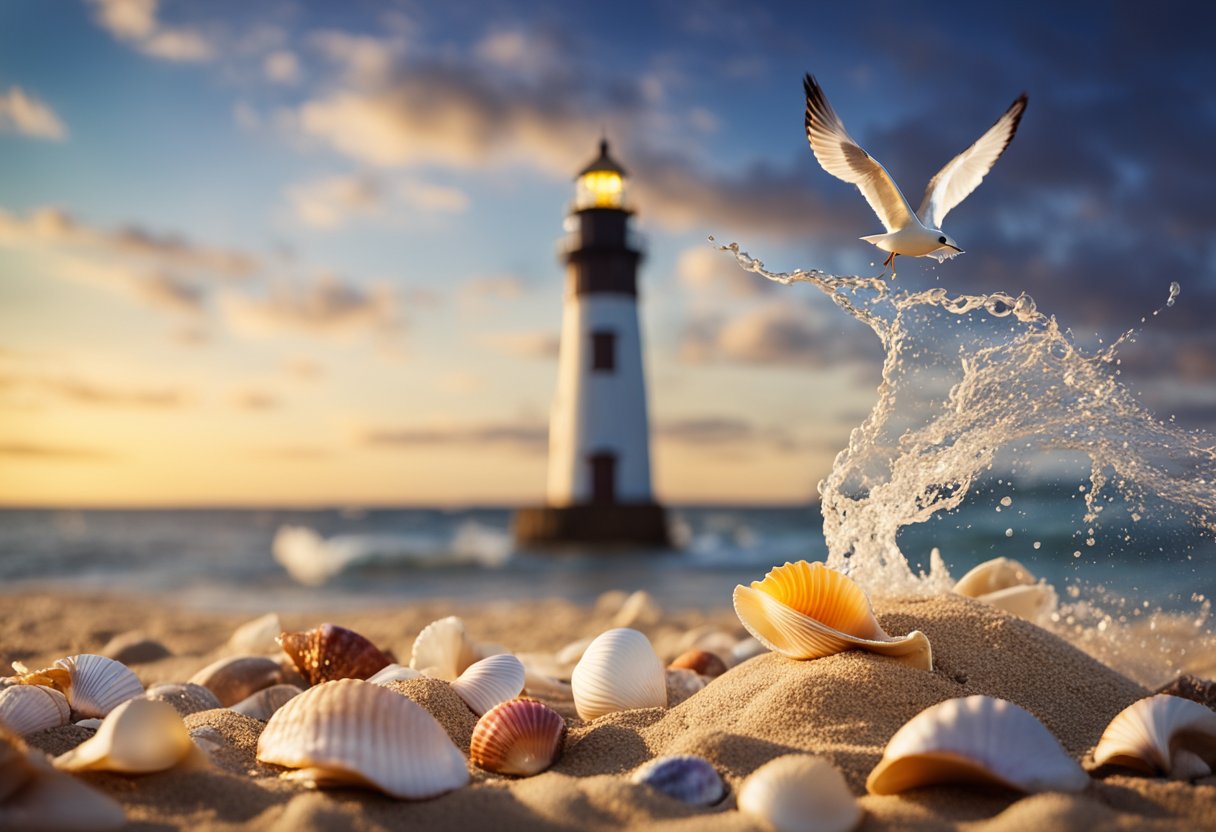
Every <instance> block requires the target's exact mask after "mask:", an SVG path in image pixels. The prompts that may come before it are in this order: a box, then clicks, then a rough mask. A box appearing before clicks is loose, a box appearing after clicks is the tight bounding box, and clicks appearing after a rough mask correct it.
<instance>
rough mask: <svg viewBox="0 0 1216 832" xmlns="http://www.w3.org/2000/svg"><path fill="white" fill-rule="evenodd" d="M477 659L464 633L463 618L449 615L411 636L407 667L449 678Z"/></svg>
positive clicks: (428, 674)
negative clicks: (416, 635)
mask: <svg viewBox="0 0 1216 832" xmlns="http://www.w3.org/2000/svg"><path fill="white" fill-rule="evenodd" d="M477 659H478V655H477V648H476V646H475V645H474V644H473V642H472V641H470V640H469V637H468V636H467V635H466V634H465V631H464V622H463V621H461V620H460V619H459V618H457V617H456V616H454V615H449V616H448V617H447V618H441V619H439V620H438V621H432V622H431V623H430V624H428V625H426V626H425V627H423V628H422V632H420V633H419V634H418V637H417V638H416V639H414V649H413V651H412V652H411V654H410V667H412V668H413V669H414V670H417V671H419V672H421V673H425V674H426V675H427V676H432V677H434V678H436V679H443V680H444V681H445V682H451V681H453V680H454V679H456V677H458V676H459V675H460V674H461V673H464V671H465V669H466V668H467V667H468V666H469V665H471V664H472V663H473V662H475V661H477Z"/></svg>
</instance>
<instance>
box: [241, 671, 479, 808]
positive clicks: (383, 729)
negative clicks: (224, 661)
mask: <svg viewBox="0 0 1216 832" xmlns="http://www.w3.org/2000/svg"><path fill="white" fill-rule="evenodd" d="M257 758H258V760H259V761H260V762H263V763H272V764H274V765H279V766H286V767H288V768H294V769H298V771H294V772H291V773H290V774H288V775H287V776H288V777H290V778H292V779H298V780H304V781H306V782H311V783H314V784H316V785H318V786H331V785H333V786H348V785H361V786H368V787H371V788H375V789H379V790H380V791H382V792H384V793H386V794H388V795H391V796H393V797H397V798H403V799H409V800H421V799H424V798H428V797H436V796H438V795H441V794H443V793H444V792H448V791H451V790H452V789H458V788H460V787H461V786H463V785H464V784H465V783H467V782H468V781H469V771H468V768H467V767H466V765H465V760H464V755H463V754H461V753H460V750H459V749H457V748H456V746H455V745H453V744H452V741H451V740H450V739H448V735H447V733H446V732H445V731H444V730H443V727H442V726H440V724H439V723H438V722H436V721H435V718H434V717H432V716H431V715H430V714H428V713H427V712H426V711H425V710H423V709H422V708H421V707H420V706H418V705H416V704H415V703H413V702H411V701H410V700H409V699H407V698H406V697H404V696H401V695H400V694H397V693H393V691H391V690H389V689H388V688H384V687H381V686H380V685H373V684H370V683H368V682H362V681H358V680H355V679H339V680H337V681H334V682H325V683H323V684H321V685H318V686H316V687H314V688H310V689H308V690H306V691H305V692H304V693H302V694H300V695H299V696H297V697H296V698H295V699H292V700H291V701H290V702H288V703H287V704H286V705H284V706H283V707H282V708H280V709H279V710H278V711H277V712H276V713H275V715H274V716H272V717H271V718H270V721H269V722H267V723H266V729H265V730H264V731H262V735H261V737H260V738H259V739H258V754H257Z"/></svg>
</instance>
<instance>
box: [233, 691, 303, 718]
mask: <svg viewBox="0 0 1216 832" xmlns="http://www.w3.org/2000/svg"><path fill="white" fill-rule="evenodd" d="M303 692H304V691H302V690H300V689H299V688H298V687H296V686H295V685H271V686H270V687H268V688H262V689H261V690H259V691H258V692H256V693H252V694H250V695H249V696H248V697H246V698H244V699H242V700H241V701H240V702H237V703H236V704H235V705H233V706H232V710H234V711H236V712H237V713H238V714H244V715H245V716H251V717H253V718H254V719H260V720H261V721H262V722H265V721H266V720H268V719H270V718H271V717H272V716H274V713H275V711H277V710H278V709H279V708H281V707H283V706H284V705H286V704H287V703H288V702H290V701H291V700H292V699H295V698H296V697H297V696H299V695H300V694H301V693H303Z"/></svg>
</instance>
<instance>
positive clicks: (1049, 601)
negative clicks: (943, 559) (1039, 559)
mask: <svg viewBox="0 0 1216 832" xmlns="http://www.w3.org/2000/svg"><path fill="white" fill-rule="evenodd" d="M954 591H955V592H956V593H958V594H959V595H965V596H967V597H968V598H974V599H976V600H977V601H983V602H984V603H985V604H990V605H991V606H994V607H996V608H997V609H1000V610H1004V611H1005V612H1007V613H1010V614H1012V615H1016V616H1018V617H1019V618H1025V619H1027V620H1028V621H1037V620H1038V619H1039V618H1040V617H1041V616H1043V615H1044V614H1046V613H1050V612H1051V611H1052V610H1054V609H1055V607H1056V601H1057V599H1056V591H1055V590H1054V589H1052V588H1051V586H1050V585H1048V584H1045V583H1043V582H1041V581H1039V580H1038V579H1037V578H1035V576H1034V575H1032V574H1031V573H1030V570H1029V569H1027V568H1026V567H1025V566H1023V565H1022V564H1020V563H1018V562H1017V561H1016V560H1013V559H1012V558H993V559H992V560H987V561H984V562H983V563H981V564H980V565H979V566H977V567H975V568H974V569H972V570H971V571H970V572H968V573H967V574H966V575H964V576H963V577H961V578H959V580H958V583H956V584H955V585H954Z"/></svg>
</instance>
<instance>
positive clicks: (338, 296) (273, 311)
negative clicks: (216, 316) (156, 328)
mask: <svg viewBox="0 0 1216 832" xmlns="http://www.w3.org/2000/svg"><path fill="white" fill-rule="evenodd" d="M220 308H221V310H222V311H223V313H224V316H225V318H226V319H227V321H228V323H229V325H230V326H231V327H232V328H233V330H235V331H236V332H239V333H242V334H246V335H255V336H267V335H277V334H282V333H291V334H303V335H317V336H323V337H333V336H351V335H359V334H367V333H371V334H376V335H381V336H391V335H394V334H396V333H398V332H399V331H400V329H401V326H402V320H401V310H400V308H399V303H398V300H397V294H396V292H395V290H394V288H393V287H392V286H391V285H388V284H384V283H378V284H374V285H372V286H369V287H366V288H364V287H361V286H357V285H355V284H352V283H347V282H345V281H343V280H341V279H339V278H338V277H336V276H334V275H322V276H321V277H319V278H317V279H316V280H314V281H312V282H311V283H301V284H291V283H277V284H275V285H273V286H271V287H270V289H269V290H268V292H267V293H266V294H264V295H262V296H253V295H240V294H236V293H232V292H229V293H225V294H223V295H221V297H220Z"/></svg>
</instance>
